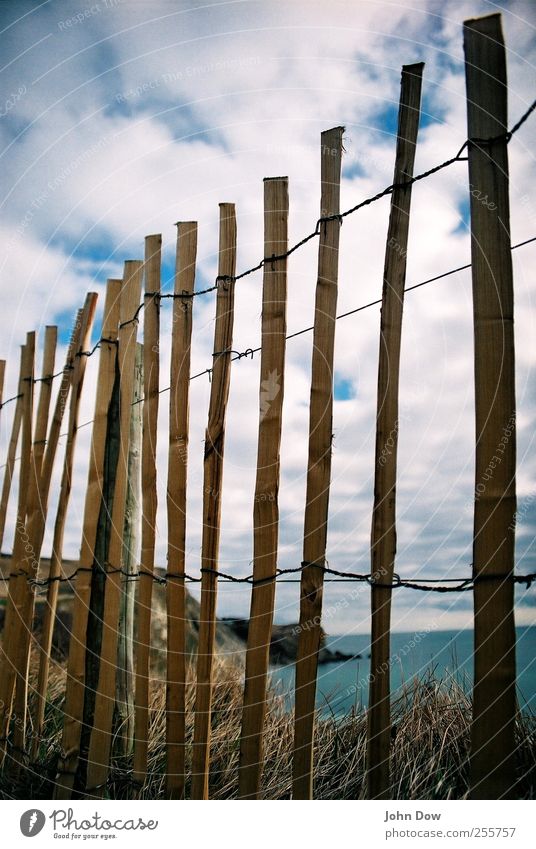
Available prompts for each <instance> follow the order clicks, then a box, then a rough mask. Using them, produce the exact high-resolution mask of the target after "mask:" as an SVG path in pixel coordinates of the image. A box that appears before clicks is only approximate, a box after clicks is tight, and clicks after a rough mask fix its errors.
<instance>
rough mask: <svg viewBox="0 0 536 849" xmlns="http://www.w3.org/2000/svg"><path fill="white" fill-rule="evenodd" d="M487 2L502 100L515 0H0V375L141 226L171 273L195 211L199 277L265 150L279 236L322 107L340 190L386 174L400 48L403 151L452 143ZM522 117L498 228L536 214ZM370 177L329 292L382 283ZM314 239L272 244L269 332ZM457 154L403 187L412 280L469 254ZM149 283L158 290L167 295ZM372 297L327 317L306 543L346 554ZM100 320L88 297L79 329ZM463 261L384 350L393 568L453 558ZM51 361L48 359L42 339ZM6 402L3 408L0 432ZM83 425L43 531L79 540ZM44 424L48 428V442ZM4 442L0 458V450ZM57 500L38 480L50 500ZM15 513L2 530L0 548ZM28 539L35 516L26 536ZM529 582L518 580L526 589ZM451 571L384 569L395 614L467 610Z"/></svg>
mask: <svg viewBox="0 0 536 849" xmlns="http://www.w3.org/2000/svg"><path fill="white" fill-rule="evenodd" d="M497 10H500V11H502V13H503V28H504V33H505V39H506V45H507V54H508V55H507V58H508V74H509V115H510V124H512V123H514V122H515V121H516V120H517V119H518V118H519V117H520V116H521V115H522V114H523V112H524V111H525V110H526V108H527V106H528V105H529V104H530V102H532V100H533V99H534V96H535V90H536V85H535V83H536V76H535V71H534V64H535V58H536V38H535V24H536V13H535V9H534V5H533V4H532V3H531V2H530V0H526V2H523V0H521V1H520V2H502V3H492V2H488V0H441V2H439V0H428V2H426V0H413V2H411V0H410V2H406V3H397V2H394V1H393V2H390V0H377V2H376V0H351V1H350V0H341V1H340V2H338V0H331V2H329V3H326V2H318V0H307V2H306V0H296V2H288V0H286V2H283V0H264V2H259V1H258V0H232V2H213V3H202V2H193V0H190V2H183V1H182V0H179V2H172V0H169V2H167V1H166V0H156V2H150V3H149V2H147V0H96V1H95V2H94V3H91V2H89V0H64V2H61V0H47V2H41V3H39V2H26V0H17V2H15V0H4V1H3V2H2V3H1V4H0V15H1V22H0V33H1V43H2V51H1V55H2V63H3V67H2V70H1V74H2V83H3V85H2V96H1V99H0V116H1V117H0V143H1V149H2V174H3V181H2V191H1V201H2V217H1V225H0V226H1V231H2V243H3V250H2V255H1V259H0V264H1V275H2V282H1V286H2V289H1V291H2V309H1V310H0V357H3V358H5V359H6V360H7V363H8V370H7V378H6V380H7V386H6V389H5V396H4V397H7V396H8V395H11V394H14V393H15V386H16V372H17V367H18V358H19V346H20V344H21V343H22V342H23V341H24V337H25V333H26V331H27V330H31V329H37V330H38V331H39V332H40V341H41V340H42V335H43V328H44V326H45V325H46V324H52V323H57V324H58V325H59V327H60V328H61V340H62V345H63V346H64V345H65V343H66V341H67V339H68V335H69V327H70V324H71V321H72V316H73V313H74V311H75V309H76V308H77V306H78V305H80V304H81V303H82V301H83V297H84V294H85V292H86V291H88V290H93V291H97V292H99V295H100V298H99V300H100V306H101V308H102V301H103V294H104V285H105V281H106V278H107V277H114V276H120V275H121V273H122V266H123V262H124V260H125V259H133V258H141V257H142V255H143V239H144V236H145V235H147V234H149V233H162V236H163V250H164V254H163V260H164V262H163V276H164V279H163V285H164V288H165V289H167V290H169V289H170V288H171V287H172V285H173V264H174V249H175V245H174V239H175V228H174V222H176V221H178V220H197V221H198V222H199V248H198V271H197V287H198V288H203V287H205V286H207V285H211V283H213V281H214V276H215V273H216V267H217V217H218V203H219V202H221V201H230V202H234V203H235V204H236V209H237V219H238V270H239V271H240V270H243V269H245V268H247V267H249V266H250V265H253V264H255V263H256V262H257V261H258V260H259V259H260V258H261V257H262V255H263V229H262V226H263V225H262V221H263V216H262V199H263V189H262V179H263V177H267V176H274V175H279V174H286V175H288V177H289V187H290V225H289V226H290V239H291V242H294V241H297V240H298V239H299V238H301V236H303V235H305V234H306V233H308V232H310V231H311V230H312V229H314V225H315V222H316V220H317V218H318V211H319V193H320V186H319V170H320V132H321V131H322V130H325V129H329V128H330V127H334V126H338V125H344V126H345V127H346V132H345V137H344V146H345V150H346V153H345V157H344V167H343V182H342V208H343V209H346V208H348V207H350V206H353V205H354V204H355V203H357V202H358V201H359V200H360V199H363V198H365V197H367V196H368V195H370V194H374V193H375V192H377V191H378V190H380V189H382V188H383V187H384V186H386V185H388V184H389V183H390V182H391V179H392V173H393V164H394V150H395V136H394V133H395V132H396V116H397V109H398V95H399V84H400V69H401V66H402V65H403V64H408V63H412V62H416V61H424V62H425V63H426V64H425V69H424V84H423V113H422V120H421V128H420V134H419V143H418V149H417V159H416V170H417V171H421V170H424V169H427V168H429V167H431V166H433V165H435V164H436V163H438V162H440V161H442V160H443V159H446V158H448V157H450V156H453V155H454V154H455V153H456V152H457V151H458V149H459V148H460V146H461V144H462V142H463V141H464V139H465V137H466V112H465V100H464V91H465V80H464V67H463V49H462V23H463V21H464V19H466V18H470V17H474V16H478V15H482V14H487V13H491V12H494V11H497ZM535 122H536V118H533V119H532V120H530V121H528V122H527V123H526V124H525V125H524V127H523V128H522V129H521V130H520V131H519V133H517V134H516V136H515V137H514V139H513V140H512V142H511V144H510V146H509V156H510V172H511V205H512V209H511V212H512V243H513V244H516V243H518V242H521V241H523V240H525V239H529V238H530V237H532V236H535V235H536V194H535V193H534V186H535V182H536V181H535V173H534V161H533V153H532V149H531V144H530V139H531V138H534V129H535ZM388 212H389V200H388V199H384V200H383V201H381V202H379V203H377V204H375V205H374V206H371V207H369V208H367V209H366V210H364V211H362V212H359V213H357V214H355V215H353V216H351V217H349V218H347V219H346V221H345V224H344V226H343V228H342V233H341V253H340V289H339V303H338V307H339V309H338V311H339V312H341V313H342V312H345V311H347V310H350V309H352V308H354V307H357V306H359V305H361V304H365V303H367V302H369V301H371V300H374V299H376V298H378V297H379V296H380V294H381V287H382V270H383V260H384V250H385V236H386V231H387V221H388ZM317 249H318V248H317V243H316V242H311V243H309V244H308V245H307V246H306V247H304V248H303V249H302V250H301V251H299V252H297V253H296V254H295V255H294V256H293V257H292V258H291V260H290V261H289V283H288V288H289V302H288V329H289V332H293V331H296V330H299V329H300V328H302V327H304V326H308V325H310V324H311V323H312V318H313V306H314V290H315V283H316V260H317ZM469 251H470V244H469V235H468V186H467V163H464V162H460V163H457V164H455V165H453V166H452V167H450V168H449V169H446V170H444V171H442V172H441V173H439V174H438V175H436V176H434V177H432V178H430V179H429V180H427V181H425V182H423V183H420V184H418V185H417V186H416V187H415V189H414V192H413V205H412V217H411V225H410V243H409V253H408V278H407V282H408V285H411V284H413V283H417V282H419V281H421V280H424V279H427V278H429V277H432V276H435V275H437V274H441V273H442V272H445V271H448V270H449V269H451V268H455V267H457V266H461V265H464V264H466V263H467V262H469ZM535 260H536V243H535V244H532V245H528V246H526V247H521V248H519V249H518V250H516V251H514V253H513V262H514V271H515V299H516V348H517V401H518V426H519V430H518V440H519V442H518V459H519V468H518V473H519V474H518V493H519V507H518V509H519V510H520V513H521V519H520V521H519V527H518V540H517V562H518V569H519V570H520V571H523V572H528V571H534V567H535V559H536V557H535V555H536V544H535V520H536V509H535V504H536V500H535V496H536V488H535V471H536V462H535V451H534V440H533V432H534V421H535V412H536V410H535V403H534V382H535V371H534V366H535V354H536V350H535V347H534V338H535V335H536V326H535V322H534V310H533V306H534V303H533V302H534V299H535V297H536V281H535V279H534V267H535ZM261 286H262V276H261V274H259V273H258V274H256V275H252V276H250V277H247V278H245V279H244V280H243V281H240V282H239V283H237V292H236V321H235V334H234V340H235V341H234V345H233V347H234V348H236V349H238V350H245V349H246V348H248V347H256V346H257V345H258V344H259V340H260V310H261ZM169 303H170V302H169V301H168V302H164V306H163V319H162V354H163V355H162V374H161V380H162V388H164V387H166V386H167V385H168V383H169V349H170V321H169V314H170V307H169ZM166 304H167V306H166ZM214 305H215V301H214V297H213V295H209V296H207V297H204V298H199V299H197V300H196V302H195V313H194V341H193V352H192V367H193V369H194V371H195V372H197V371H201V370H203V369H204V368H206V367H207V366H208V365H210V364H211V345H212V334H213V327H214V326H213V318H214ZM378 329H379V308H378V307H373V308H371V309H368V310H366V311H364V312H361V313H358V314H356V315H353V316H350V317H348V318H344V319H341V320H340V321H339V322H338V323H337V340H336V359H335V408H334V434H335V441H334V454H333V476H332V490H331V503H330V521H329V529H328V552H327V555H328V560H329V562H330V564H332V565H333V566H334V567H335V568H337V569H352V570H356V571H368V569H369V562H370V560H369V538H370V524H371V509H372V486H373V471H374V456H373V455H374V435H375V403H376V382H377V362H378ZM99 331H100V312H99V314H98V318H97V322H96V326H95V331H94V337H95V340H96V339H97V338H98V334H99ZM311 346H312V334H310V333H309V334H305V335H303V336H300V337H298V338H297V339H294V340H291V341H289V343H288V348H287V363H288V367H287V373H286V387H285V402H284V427H283V439H282V467H281V471H282V479H281V488H280V509H281V530H280V557H279V560H280V565H281V566H283V567H286V566H297V565H299V563H300V561H301V557H302V530H303V519H304V516H303V513H304V497H305V474H306V464H307V432H308V404H309V391H310V364H311ZM472 355H473V348H472V306H471V279H470V273H469V272H468V271H463V272H459V273H457V274H454V275H452V276H449V277H447V278H445V279H443V280H440V281H437V282H435V283H432V284H430V285H428V286H426V287H423V288H422V289H419V290H417V291H416V292H413V293H409V294H408V295H407V298H406V305H405V313H404V329H403V345H402V364H401V369H402V373H401V426H400V447H399V483H398V557H397V566H396V568H397V571H398V572H399V574H401V575H403V576H406V577H419V578H437V577H458V576H467V575H469V574H470V563H471V532H472V509H471V499H472V492H473V487H474V408H473V396H474V389H473V370H472V368H473V367H472ZM58 357H59V359H58V362H63V349H62V350H61V351H60V352H59V355H58ZM97 366H98V362H97V357H93V358H92V359H91V360H90V361H89V368H88V374H87V384H86V389H85V395H84V400H83V410H82V416H81V421H83V422H85V421H88V420H90V419H91V417H92V411H93V398H94V388H95V381H96V369H97ZM258 384H259V360H258V357H256V358H255V359H254V360H253V361H251V360H250V359H242V360H241V361H240V362H235V363H234V364H233V370H232V377H231V393H230V401H229V410H228V426H227V444H226V457H225V474H224V494H223V513H222V537H221V561H220V564H221V568H222V569H225V570H226V571H232V572H234V573H235V574H237V575H239V574H247V573H249V572H250V571H251V565H250V561H251V557H252V512H253V492H254V482H255V461H256V443H257V427H258ZM191 390H192V393H191V404H192V409H191V442H190V445H191V451H190V469H189V514H188V571H189V572H191V573H197V572H198V570H199V559H200V540H201V512H200V507H201V498H202V490H203V480H202V449H203V444H202V443H203V434H204V427H205V423H206V414H207V407H208V398H209V383H208V380H207V379H206V378H201V379H198V380H195V381H193V382H192V385H191ZM168 403H169V395H168V394H166V393H164V394H162V395H161V408H160V413H161V421H160V426H159V439H160V444H159V470H160V477H159V484H158V486H159V501H160V511H159V524H158V552H157V556H158V561H159V562H160V563H162V564H163V565H164V564H165V550H166V533H167V520H166V515H165V509H164V508H165V492H166V480H165V471H166V443H167V416H168V409H167V405H168ZM11 415H12V408H11V409H10V408H8V407H6V409H5V410H4V411H3V414H2V422H1V440H2V441H1V448H2V452H3V454H2V456H5V444H6V437H7V433H8V430H9V426H10V419H11ZM90 432H91V428H90V426H88V427H86V428H83V429H82V430H81V431H80V439H79V450H78V454H77V463H76V471H75V485H74V490H73V499H72V504H71V510H70V514H69V525H68V530H67V534H66V542H65V554H66V556H69V557H77V555H78V551H79V545H80V536H81V518H82V512H83V503H84V487H85V481H86V475H87V464H86V462H85V459H84V458H86V457H87V451H88V440H89V437H90ZM62 445H64V442H62ZM2 462H3V461H2ZM54 507H55V501H54V499H53V500H52V503H51V515H52V517H53V515H54ZM12 528H13V523H12V522H11V524H9V526H8V529H7V532H6V539H5V542H4V550H9V548H10V545H11V540H12V532H13V531H12ZM49 549H50V533H49V534H48V535H47V540H46V541H45V549H44V553H47V550H49ZM298 592H299V590H298V586H297V585H296V584H289V585H286V586H285V585H280V586H279V589H278V593H277V614H276V616H277V619H278V621H280V622H293V621H296V620H297V616H298ZM518 599H519V602H518V623H519V624H528V623H531V622H533V621H534V593H533V592H532V593H531V592H530V591H529V592H526V591H524V590H520V591H519V593H518ZM531 599H532V601H531ZM324 604H325V611H326V618H325V622H324V624H325V627H326V630H327V631H328V632H331V633H343V632H345V633H349V632H352V631H355V632H366V631H367V630H368V628H369V598H368V590H367V588H366V587H363V586H357V587H355V586H352V585H344V584H331V585H329V586H328V587H327V589H326V592H325V596H324ZM218 609H219V613H220V614H221V615H227V616H247V614H248V611H249V590H248V589H247V588H244V589H243V588H241V587H240V586H237V585H231V586H229V585H225V584H224V585H222V586H221V588H220V596H219V608H218ZM471 612H472V600H471V596H470V594H465V595H461V596H458V595H457V596H447V597H442V596H437V595H433V596H425V595H424V594H420V593H419V594H418V595H417V597H416V594H415V593H413V592H411V591H408V590H398V591H397V592H396V594H395V600H394V607H393V622H394V627H395V629H397V630H402V631H410V630H413V629H414V628H418V627H433V628H438V629H450V628H463V627H468V626H469V625H470V624H471Z"/></svg>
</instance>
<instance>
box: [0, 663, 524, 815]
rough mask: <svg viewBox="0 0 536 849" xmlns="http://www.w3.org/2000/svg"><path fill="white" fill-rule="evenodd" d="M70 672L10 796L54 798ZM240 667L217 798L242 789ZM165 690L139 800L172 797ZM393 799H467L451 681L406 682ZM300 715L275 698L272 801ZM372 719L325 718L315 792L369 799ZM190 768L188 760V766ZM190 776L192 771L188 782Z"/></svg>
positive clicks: (9, 785)
mask: <svg viewBox="0 0 536 849" xmlns="http://www.w3.org/2000/svg"><path fill="white" fill-rule="evenodd" d="M63 677H64V673H63V672H60V670H58V669H56V672H55V673H54V676H53V681H52V685H51V690H50V694H49V695H50V701H49V704H48V708H47V719H46V743H43V744H42V746H41V752H40V758H39V763H38V764H37V765H34V766H33V767H32V766H30V767H29V768H28V769H27V770H25V771H24V773H23V775H22V777H21V778H20V780H19V783H18V784H16V783H14V782H13V780H12V779H11V778H10V779H9V781H8V780H7V779H3V778H0V796H2V798H21V799H22V798H24V799H49V798H51V797H52V794H53V782H54V776H55V771H56V764H57V758H58V751H59V746H60V744H61V727H62V722H63V716H62V711H61V708H62V694H63V686H64V684H63ZM242 688H243V681H242V673H241V672H240V670H239V669H237V668H235V667H233V666H232V665H230V664H229V663H228V662H223V661H218V664H217V670H216V684H215V688H214V711H213V722H212V729H213V731H212V747H211V779H210V782H211V786H210V795H211V798H214V799H232V798H233V797H235V796H236V792H237V784H238V777H237V769H238V753H239V739H240V720H241V704H242ZM164 694H165V690H164V687H163V685H162V684H161V683H155V685H154V688H153V693H152V728H151V745H150V751H149V760H150V763H149V778H148V781H147V783H146V785H145V787H144V788H143V790H142V792H141V798H146V799H156V798H163V796H164V771H165V753H164V728H165V705H164ZM193 702H194V686H193V684H191V685H190V686H189V688H188V720H187V733H188V741H189V742H191V739H192V736H193ZM392 715H393V736H392V749H391V755H392V797H393V798H397V799H414V800H417V799H461V798H464V796H465V795H466V793H467V780H468V751H469V729H470V720H471V704H470V700H469V699H468V697H467V695H466V693H465V692H464V690H463V688H462V687H461V686H460V685H459V684H457V683H456V682H455V681H453V680H449V681H448V682H446V681H443V682H442V681H438V680H436V679H434V677H433V676H432V674H431V673H430V674H429V675H428V676H425V677H424V678H422V679H420V680H418V681H415V682H413V684H412V685H408V686H407V687H406V688H405V690H404V691H403V692H402V694H401V695H400V696H399V697H398V699H397V701H396V702H395V703H394V704H393V710H392ZM535 720H536V718H535V717H531V716H526V715H524V716H522V717H520V718H519V721H518V729H517V731H518V769H519V773H518V774H519V782H518V787H517V788H516V796H517V797H518V798H535V796H536V746H535V736H536V733H535V732H536V721H535ZM292 732H293V729H292V713H289V712H288V711H287V710H286V709H285V703H284V699H283V698H282V697H280V696H277V695H275V694H273V693H272V694H271V695H270V700H269V709H268V719H267V727H266V734H265V769H264V774H263V796H264V798H265V799H288V798H290V792H291V776H292V759H291V754H292V736H293V733H292ZM365 735H366V719H365V715H364V713H362V712H351V713H350V714H348V715H347V716H346V717H345V718H343V719H335V718H327V719H326V718H320V717H318V718H317V724H316V742H315V756H314V763H315V798H317V799H356V798H358V799H359V798H363V797H364V769H365V748H366V736H365ZM187 768H188V770H189V769H190V764H189V763H188V765H187ZM129 774H130V763H129V762H128V761H125V760H120V759H117V760H115V761H114V765H113V772H112V777H111V780H110V783H109V796H110V797H111V798H128V797H129V796H131V795H132V793H133V788H132V785H131V784H130V781H129ZM189 780H190V776H188V784H189Z"/></svg>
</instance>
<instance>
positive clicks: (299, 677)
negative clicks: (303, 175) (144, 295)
mask: <svg viewBox="0 0 536 849" xmlns="http://www.w3.org/2000/svg"><path fill="white" fill-rule="evenodd" d="M343 133H344V127H335V128H334V129H332V130H327V131H325V132H323V133H322V147H321V178H322V196H321V207H320V208H321V215H322V217H326V216H332V215H333V216H335V217H334V218H333V219H332V220H330V221H323V222H322V225H321V230H320V245H319V252H318V279H317V284H316V303H315V319H314V335H313V357H312V374H311V405H310V414H309V459H308V463H307V494H306V507H305V527H304V540H303V562H304V565H303V570H302V575H301V587H300V635H299V643H298V658H297V662H296V699H295V724H294V761H293V797H294V798H295V799H311V798H312V795H313V736H314V718H315V697H316V676H317V670H318V650H319V648H320V618H321V615H322V593H323V586H324V572H323V569H324V566H325V560H326V538H327V521H328V502H329V486H330V478H331V440H332V412H333V352H334V344H335V320H336V314H337V279H338V262H339V233H340V227H341V224H340V221H339V219H338V218H337V217H336V216H337V215H338V214H339V211H340V179H341V161H342V137H343Z"/></svg>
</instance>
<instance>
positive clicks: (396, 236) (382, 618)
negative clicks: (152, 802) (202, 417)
mask: <svg viewBox="0 0 536 849" xmlns="http://www.w3.org/2000/svg"><path fill="white" fill-rule="evenodd" d="M423 67H424V66H423V64H422V63H419V64H416V65H406V66H404V67H403V68H402V80H401V90H400V106H399V112H398V134H397V141H396V159H395V173H394V178H393V182H394V183H396V184H400V183H404V181H407V180H408V179H409V178H411V177H412V176H413V165H414V162H415V150H416V145H417V134H418V130H419V115H420V103H421V87H422V72H423ZM410 206H411V186H410V185H408V186H404V187H399V188H396V189H395V190H394V191H393V194H392V196H391V209H390V213H389V227H388V231H387V245H386V249H385V266H384V273H383V292H382V310H381V324H380V353H379V365H378V401H377V404H378V406H377V413H376V453H375V466H374V506H373V511H372V534H371V572H372V575H373V581H374V582H373V585H372V592H371V606H372V641H371V661H370V671H371V679H370V687H369V710H368V741H367V792H368V796H369V798H371V799H385V798H388V797H389V786H390V771H389V753H390V745H391V704H390V686H389V675H390V668H391V664H390V662H389V654H390V630H391V595H392V590H391V587H390V585H391V583H392V581H393V575H394V568H395V554H396V467H397V447H398V424H399V422H398V387H399V375H400V344H401V338H402V312H403V306H404V286H405V283H406V257H407V249H408V232H409V213H410ZM387 443H388V444H389V450H388V451H386V450H385V449H386V445H387ZM382 585H383V586H382Z"/></svg>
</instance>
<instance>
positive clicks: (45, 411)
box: [6, 325, 58, 764]
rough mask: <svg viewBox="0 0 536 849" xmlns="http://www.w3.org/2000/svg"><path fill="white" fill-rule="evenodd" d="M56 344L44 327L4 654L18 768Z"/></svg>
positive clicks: (52, 331)
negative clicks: (22, 540)
mask: <svg viewBox="0 0 536 849" xmlns="http://www.w3.org/2000/svg"><path fill="white" fill-rule="evenodd" d="M57 340H58V328H57V327H55V326H53V325H50V326H48V327H47V328H46V329H45V341H44V347H43V363H42V369H41V378H40V382H39V402H38V404H37V414H36V420H35V429H34V435H33V445H32V459H31V465H30V480H29V485H28V496H27V498H28V500H27V510H28V517H27V521H26V535H27V537H28V546H29V547H30V550H31V552H32V559H31V560H30V561H27V562H26V563H24V565H23V567H22V569H21V575H20V578H19V579H18V581H19V584H20V587H19V590H18V592H19V597H20V600H21V605H24V607H23V608H22V613H21V618H17V620H16V621H15V622H14V623H13V624H14V629H13V630H12V632H11V634H10V635H9V637H8V640H7V641H6V642H8V650H10V652H12V657H13V663H14V664H15V668H16V670H17V677H16V681H15V700H14V703H13V712H14V715H15V716H16V717H17V722H16V723H15V724H14V728H13V752H14V761H15V762H16V763H17V764H22V762H23V755H22V753H23V752H24V751H25V738H26V702H27V692H28V671H29V641H30V634H31V629H32V620H33V608H32V613H31V614H30V612H29V611H26V610H25V609H24V608H25V607H26V606H27V605H28V603H29V598H31V599H32V600H33V589H32V588H31V587H30V585H29V584H28V579H29V578H31V577H35V576H36V575H37V567H38V564H39V558H40V549H41V542H42V538H43V536H42V534H41V535H40V536H39V530H40V528H41V526H42V527H43V532H44V527H45V522H46V513H47V508H46V494H45V492H44V491H43V479H42V464H43V456H44V453H45V443H46V435H47V427H48V415H49V409H50V398H51V395H52V375H53V374H54V364H55V362H56V343H57ZM26 654H27V655H28V656H27V657H26V656H25V655H26Z"/></svg>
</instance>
